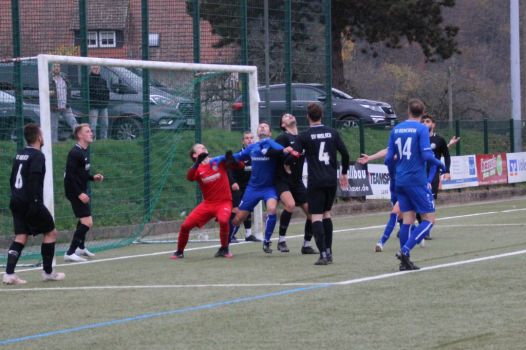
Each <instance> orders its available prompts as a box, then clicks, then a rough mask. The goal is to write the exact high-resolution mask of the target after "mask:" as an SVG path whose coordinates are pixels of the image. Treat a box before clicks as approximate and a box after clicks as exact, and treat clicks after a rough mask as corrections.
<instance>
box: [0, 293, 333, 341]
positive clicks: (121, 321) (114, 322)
mask: <svg viewBox="0 0 526 350" xmlns="http://www.w3.org/2000/svg"><path fill="white" fill-rule="evenodd" d="M331 286H333V285H332V284H330V283H327V284H320V285H314V286H309V287H301V288H294V289H287V290H282V291H279V292H272V293H267V294H261V295H256V296H252V297H242V298H237V299H233V300H225V301H219V302H216V303H211V304H204V305H198V306H190V307H185V308H182V309H175V310H169V311H163V312H155V313H147V314H142V315H137V316H133V317H127V318H121V319H115V320H111V321H106V322H99V323H92V324H87V325H84V326H79V327H73V328H64V329H59V330H56V331H51V332H45V333H37V334H33V335H27V336H24V337H19V338H8V339H3V340H0V345H8V344H15V343H22V342H25V341H28V340H34V339H40V338H47V337H51V336H54V335H59V334H68V333H75V332H80V331H83V330H86V329H94V328H103V327H109V326H114V325H118V324H124V323H129V322H135V321H140V320H147V319H152V318H158V317H163V316H169V315H178V314H184V313H187V312H192V311H201V310H209V309H214V308H218V307H221V306H226V305H235V304H240V303H245V302H250V301H257V300H261V299H267V298H272V297H277V296H285V295H289V294H294V293H299V292H306V291H310V290H314V289H319V288H327V287H331Z"/></svg>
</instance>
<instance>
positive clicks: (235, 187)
mask: <svg viewBox="0 0 526 350" xmlns="http://www.w3.org/2000/svg"><path fill="white" fill-rule="evenodd" d="M253 143H254V135H253V134H252V132H251V131H245V132H244V133H243V142H242V148H241V151H242V150H244V149H245V148H247V147H248V146H250V145H251V144H253ZM244 163H245V167H244V168H243V169H228V178H229V181H230V188H231V190H232V207H233V208H232V215H231V216H230V221H232V220H233V219H234V217H235V216H236V213H237V212H238V210H239V203H241V198H243V194H244V193H245V191H246V189H247V185H248V181H249V180H250V174H251V172H252V165H251V163H250V159H247V160H245V161H244ZM251 219H252V218H251V214H249V215H248V217H247V219H246V220H245V221H244V222H243V226H244V227H245V241H248V242H261V240H260V239H258V238H257V237H256V236H255V235H253V234H252V220H251ZM237 229H239V226H234V225H232V222H231V223H230V243H238V240H237V238H236V233H237Z"/></svg>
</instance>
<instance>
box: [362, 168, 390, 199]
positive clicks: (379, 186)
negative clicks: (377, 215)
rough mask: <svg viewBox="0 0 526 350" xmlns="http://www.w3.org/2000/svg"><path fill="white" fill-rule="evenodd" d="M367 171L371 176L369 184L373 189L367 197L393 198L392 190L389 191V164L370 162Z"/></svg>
mask: <svg viewBox="0 0 526 350" xmlns="http://www.w3.org/2000/svg"><path fill="white" fill-rule="evenodd" d="M367 172H368V176H369V184H370V185H371V189H372V191H373V194H372V195H369V196H367V199H391V192H390V191H389V183H390V181H391V178H390V177H389V171H387V166H385V165H383V164H368V165H367Z"/></svg>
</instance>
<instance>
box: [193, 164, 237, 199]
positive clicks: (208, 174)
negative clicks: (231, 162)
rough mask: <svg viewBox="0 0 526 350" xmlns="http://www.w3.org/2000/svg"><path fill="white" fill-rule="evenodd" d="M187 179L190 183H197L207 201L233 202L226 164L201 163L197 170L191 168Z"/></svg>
mask: <svg viewBox="0 0 526 350" xmlns="http://www.w3.org/2000/svg"><path fill="white" fill-rule="evenodd" d="M186 178H187V179H188V180H189V181H197V183H198V184H199V188H201V192H202V193H203V198H204V200H205V201H207V202H226V201H232V192H231V191H230V183H229V182H228V173H227V170H226V165H225V163H224V162H221V163H219V164H217V163H216V164H214V165H212V164H211V163H208V164H203V163H201V164H199V167H197V169H194V168H193V167H192V168H190V169H189V170H188V173H187V174H186Z"/></svg>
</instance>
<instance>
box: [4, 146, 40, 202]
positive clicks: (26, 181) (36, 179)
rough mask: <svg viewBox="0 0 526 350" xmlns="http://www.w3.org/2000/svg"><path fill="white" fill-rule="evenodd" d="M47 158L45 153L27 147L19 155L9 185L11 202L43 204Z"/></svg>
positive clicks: (16, 157)
mask: <svg viewBox="0 0 526 350" xmlns="http://www.w3.org/2000/svg"><path fill="white" fill-rule="evenodd" d="M45 175H46V158H45V157H44V153H42V152H41V151H40V150H38V149H36V148H33V147H26V148H24V149H23V150H21V151H20V152H18V153H17V155H16V156H15V159H14V161H13V169H12V170H11V177H10V179H9V184H10V185H11V200H13V201H15V202H18V203H25V204H29V203H30V202H40V203H42V201H43V198H44V176H45Z"/></svg>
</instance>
